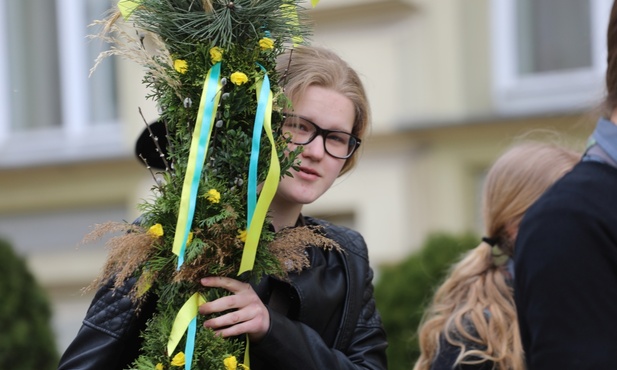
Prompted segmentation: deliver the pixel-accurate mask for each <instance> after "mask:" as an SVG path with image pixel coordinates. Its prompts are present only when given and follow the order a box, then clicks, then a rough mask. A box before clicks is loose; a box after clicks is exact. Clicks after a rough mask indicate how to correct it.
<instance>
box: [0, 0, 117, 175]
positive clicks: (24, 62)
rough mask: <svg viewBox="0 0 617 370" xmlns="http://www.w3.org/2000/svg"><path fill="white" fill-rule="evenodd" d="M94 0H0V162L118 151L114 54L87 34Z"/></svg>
mask: <svg viewBox="0 0 617 370" xmlns="http://www.w3.org/2000/svg"><path fill="white" fill-rule="evenodd" d="M111 6H112V4H111V2H110V1H101V0H46V1H14V0H0V55H3V57H2V58H0V167H6V166H20V165H28V164H40V163H44V162H50V161H51V162H58V161H71V160H79V159H83V158H92V157H100V156H106V155H112V154H113V153H116V154H117V153H118V150H119V147H120V145H121V143H122V141H121V134H122V132H121V130H120V129H119V128H118V122H117V107H116V82H117V79H116V77H115V76H116V73H115V66H114V61H113V60H112V59H108V60H105V61H104V62H103V63H102V64H101V65H100V67H99V68H97V70H96V72H95V73H94V74H93V75H92V76H91V77H89V70H90V68H91V67H92V66H93V65H94V60H95V58H96V56H97V55H98V54H99V53H100V52H101V51H102V50H103V48H105V47H107V45H104V44H103V43H102V42H101V41H99V40H90V39H89V38H88V37H87V36H88V35H91V34H94V33H96V32H97V30H96V29H94V28H93V27H88V25H89V24H91V23H92V21H93V20H95V19H101V18H103V17H104V16H105V14H106V11H108V10H109V9H110V8H111Z"/></svg>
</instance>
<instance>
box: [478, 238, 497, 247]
mask: <svg viewBox="0 0 617 370" xmlns="http://www.w3.org/2000/svg"><path fill="white" fill-rule="evenodd" d="M482 241H483V242H485V243H486V244H488V245H490V246H491V247H494V246H496V245H497V238H489V237H487V236H483V237H482Z"/></svg>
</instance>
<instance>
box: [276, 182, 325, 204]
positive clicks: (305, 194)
mask: <svg viewBox="0 0 617 370" xmlns="http://www.w3.org/2000/svg"><path fill="white" fill-rule="evenodd" d="M278 192H279V193H280V194H281V195H283V196H284V197H285V198H287V200H288V201H291V202H294V203H298V204H310V203H313V202H314V201H316V200H317V199H318V198H319V197H320V196H321V195H322V194H323V193H324V192H323V191H321V189H319V187H316V186H315V184H307V183H305V182H303V181H301V180H299V179H296V178H293V177H284V178H283V179H281V182H280V184H279V190H278Z"/></svg>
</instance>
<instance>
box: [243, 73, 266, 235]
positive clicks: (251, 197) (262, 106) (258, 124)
mask: <svg viewBox="0 0 617 370" xmlns="http://www.w3.org/2000/svg"><path fill="white" fill-rule="evenodd" d="M258 65H259V66H260V67H261V69H262V70H263V71H265V70H266V69H265V68H264V67H263V66H262V65H260V64H258ZM269 95H270V79H269V78H268V74H267V73H266V74H265V75H264V80H263V83H262V85H261V91H260V92H259V99H258V100H257V112H256V113H255V124H254V125H253V143H252V147H251V158H250V162H249V175H248V185H247V186H248V189H247V214H246V229H247V230H248V228H249V227H250V226H251V221H252V219H253V214H254V213H255V205H256V203H257V163H258V162H259V147H260V145H261V131H262V130H263V126H264V116H265V112H266V108H267V105H268V96H269Z"/></svg>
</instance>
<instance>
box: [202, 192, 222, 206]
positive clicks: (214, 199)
mask: <svg viewBox="0 0 617 370" xmlns="http://www.w3.org/2000/svg"><path fill="white" fill-rule="evenodd" d="M205 197H206V199H208V200H209V201H210V202H211V203H218V202H220V201H221V193H219V192H218V191H217V190H216V189H210V190H208V192H207V193H206V195H205Z"/></svg>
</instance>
